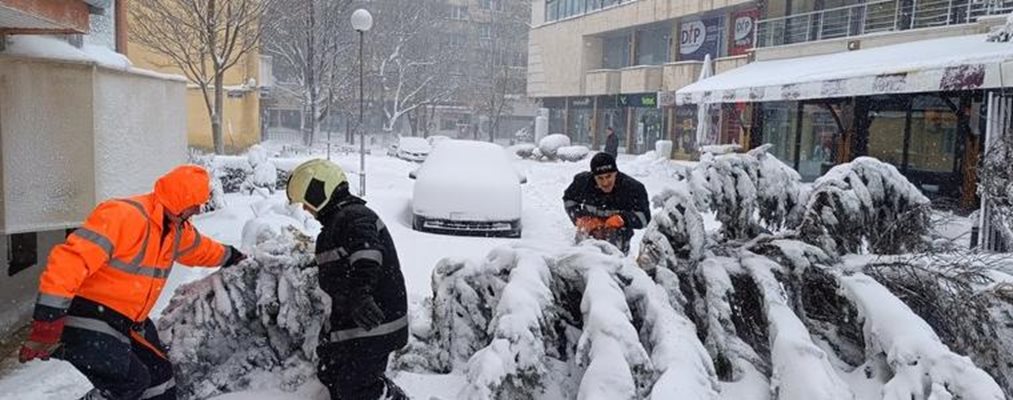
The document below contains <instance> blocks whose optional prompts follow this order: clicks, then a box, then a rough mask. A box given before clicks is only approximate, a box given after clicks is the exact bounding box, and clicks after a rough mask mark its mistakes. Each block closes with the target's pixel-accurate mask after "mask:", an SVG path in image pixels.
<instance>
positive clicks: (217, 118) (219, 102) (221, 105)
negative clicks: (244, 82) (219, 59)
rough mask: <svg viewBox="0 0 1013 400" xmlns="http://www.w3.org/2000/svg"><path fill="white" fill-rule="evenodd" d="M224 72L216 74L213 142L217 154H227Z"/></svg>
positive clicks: (212, 128)
mask: <svg viewBox="0 0 1013 400" xmlns="http://www.w3.org/2000/svg"><path fill="white" fill-rule="evenodd" d="M223 73H224V71H218V73H217V74H215V109H214V111H213V112H212V113H211V141H212V142H213V143H214V146H215V154H225V140H224V138H223V136H222V113H223V112H224V110H225V96H224V92H225V88H224V76H223Z"/></svg>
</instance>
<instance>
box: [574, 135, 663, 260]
mask: <svg viewBox="0 0 1013 400" xmlns="http://www.w3.org/2000/svg"><path fill="white" fill-rule="evenodd" d="M563 205H564V207H566V214H567V215H569V216H570V220H571V221H573V224H574V225H575V226H576V227H577V241H580V240H583V239H584V238H588V237H592V238H595V239H600V240H606V241H609V242H611V243H612V244H614V245H616V247H618V248H619V249H620V250H622V251H623V253H626V252H629V250H630V239H631V238H632V237H633V230H634V229H643V228H644V227H646V226H647V223H648V222H650V220H651V210H650V204H649V203H648V202H647V190H646V189H644V185H643V184H642V183H640V182H639V181H637V180H636V179H634V178H633V177H631V176H629V175H626V174H624V173H622V172H619V169H618V168H616V160H615V158H613V157H612V156H611V155H610V154H607V153H598V154H595V156H594V158H592V159H591V170H590V171H585V172H581V173H579V174H577V176H574V177H573V183H571V184H570V186H569V187H567V188H566V191H565V192H564V193H563Z"/></svg>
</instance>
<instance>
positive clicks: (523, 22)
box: [461, 0, 531, 141]
mask: <svg viewBox="0 0 1013 400" xmlns="http://www.w3.org/2000/svg"><path fill="white" fill-rule="evenodd" d="M482 4H483V6H484V8H483V7H480V10H479V11H477V12H474V13H472V17H473V18H474V19H475V23H474V24H473V28H474V29H472V34H471V35H470V39H471V40H470V43H469V44H470V46H472V49H473V50H471V51H468V52H466V54H468V55H470V58H469V59H468V63H467V64H468V68H467V69H465V71H464V72H465V77H466V79H465V83H464V85H465V87H464V89H462V91H461V100H462V101H463V102H464V103H465V104H468V105H469V107H471V109H472V111H473V114H475V115H478V116H481V117H484V118H485V119H486V120H487V121H488V124H487V125H486V126H485V128H484V129H488V132H487V133H488V135H489V141H493V140H494V139H495V137H496V132H497V131H498V130H499V126H500V121H501V120H502V118H503V116H504V115H506V114H508V113H510V112H511V111H512V106H513V104H514V102H515V101H516V100H517V99H519V98H521V97H522V96H523V93H524V89H525V87H524V85H525V79H526V75H527V73H526V59H525V54H526V53H527V43H528V41H527V34H528V30H529V22H528V21H529V20H530V12H531V8H530V6H528V5H527V4H525V3H524V2H518V1H506V0H484V1H482Z"/></svg>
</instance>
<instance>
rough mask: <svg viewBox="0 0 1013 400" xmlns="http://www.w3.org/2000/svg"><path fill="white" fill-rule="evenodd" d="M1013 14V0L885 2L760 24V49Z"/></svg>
mask: <svg viewBox="0 0 1013 400" xmlns="http://www.w3.org/2000/svg"><path fill="white" fill-rule="evenodd" d="M1010 12H1013V0H984V1H982V0H884V1H873V2H868V3H863V4H856V5H853V6H846V7H838V8H828V9H826V10H820V11H813V12H808V13H804V14H795V15H789V16H787V17H779V18H771V19H765V20H762V21H759V22H758V23H757V29H756V41H755V42H754V43H756V47H771V46H782V45H786V44H793V43H803V42H812V41H817V40H825V39H835V38H842V37H852V36H859V35H864V34H868V33H876V32H889V31H903V30H908V29H918V28H929V27H936V26H946V25H956V24H964V23H969V22H974V21H976V20H977V19H978V18H981V17H984V16H989V15H1005V14H1009V13H1010Z"/></svg>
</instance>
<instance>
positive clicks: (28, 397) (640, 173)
mask: <svg viewBox="0 0 1013 400" xmlns="http://www.w3.org/2000/svg"><path fill="white" fill-rule="evenodd" d="M379 154H382V153H380V152H374V155H369V156H367V164H366V173H367V179H366V182H367V196H366V199H367V201H368V202H369V206H370V207H372V208H373V209H375V210H376V211H377V212H378V213H379V214H380V216H381V217H382V218H383V219H384V222H385V223H386V224H387V226H388V228H389V229H390V231H391V234H392V235H393V237H394V240H395V242H396V244H397V249H398V254H399V256H400V257H401V268H402V270H403V272H404V275H405V282H406V285H407V288H408V293H409V297H410V302H411V303H413V304H415V303H417V302H418V301H419V300H420V299H422V298H425V297H427V296H431V295H432V287H431V273H432V270H433V268H434V267H435V266H436V264H437V262H438V261H439V260H441V259H443V258H445V257H450V258H455V259H475V260H480V259H482V258H484V257H485V256H486V255H487V254H488V253H489V252H490V251H491V250H492V249H494V248H496V247H499V246H502V245H507V244H511V243H517V240H516V239H499V238H475V237H459V236H446V235H436V234H428V233H421V232H416V231H414V230H412V229H411V196H412V184H413V183H414V181H412V180H410V179H409V178H408V172H410V171H412V170H414V169H415V168H417V167H418V164H416V163H411V162H407V161H403V160H399V159H396V158H393V157H387V156H383V155H379ZM308 158H310V156H309V155H304V156H301V157H294V158H292V159H286V160H282V161H281V162H276V165H278V167H279V168H282V169H291V168H292V167H293V166H294V165H298V163H299V162H300V161H301V160H302V159H308ZM334 159H335V161H337V162H338V163H339V164H340V165H341V166H342V167H343V168H344V169H345V171H346V173H347V174H348V177H349V180H350V184H351V187H352V188H353V191H354V188H357V187H358V171H359V168H358V165H359V159H358V155H357V154H345V155H338V156H336V157H335V158H334ZM275 161H278V160H277V159H276V160H275ZM644 162H651V161H644V160H641V159H634V157H632V156H626V155H620V157H619V168H620V170H624V169H625V168H627V167H629V168H630V170H631V171H630V173H631V174H632V175H634V176H635V177H637V178H638V179H641V180H642V181H644V183H645V185H646V186H647V189H648V195H649V196H652V197H653V196H654V195H656V194H658V193H660V192H661V190H663V189H664V188H667V187H671V186H672V183H673V182H674V181H673V180H672V178H671V171H672V169H670V168H650V167H648V166H646V165H642V164H643V163H644ZM673 165H674V164H673ZM516 166H517V169H518V170H520V171H521V172H523V173H525V174H526V176H527V177H528V183H527V184H525V185H523V187H522V191H523V212H522V223H523V227H524V231H523V233H522V237H521V239H520V241H521V242H523V243H524V245H525V246H526V247H531V248H535V249H544V250H547V251H548V250H551V249H558V248H560V247H562V246H568V245H570V244H572V242H573V235H574V230H573V225H572V224H571V223H570V221H569V219H568V218H567V216H566V214H565V212H564V211H563V202H562V195H563V190H564V189H565V188H566V186H567V185H569V184H570V182H571V180H572V178H573V175H575V174H576V173H578V172H580V171H583V170H586V169H587V167H588V160H586V159H585V160H582V161H580V162H572V163H571V162H537V161H529V160H517V161H516ZM676 169H678V168H676ZM652 171H657V172H652ZM263 196H265V195H263V194H258V193H254V194H253V195H242V194H228V195H227V196H226V200H227V202H228V207H227V208H226V209H224V210H218V211H215V212H212V213H208V214H205V215H200V216H197V217H194V220H193V221H194V224H195V225H196V226H197V227H198V229H200V231H201V232H202V233H204V234H206V235H207V236H210V237H213V238H215V239H218V240H220V241H222V242H223V243H226V244H231V245H234V246H237V247H238V246H241V245H242V242H243V240H242V227H243V224H244V223H245V222H246V221H247V220H249V219H252V218H253V217H254V216H255V215H256V213H257V211H256V210H255V205H256V204H257V203H258V202H259V201H260V200H262V199H263ZM269 196H270V197H272V198H274V199H277V200H278V201H279V202H280V201H284V198H285V194H284V193H283V192H281V191H278V192H276V193H274V194H272V195H269ZM712 221H713V220H712ZM640 235H641V234H640V233H638V235H637V237H636V238H635V239H634V241H633V243H634V244H633V246H632V247H633V248H632V249H631V252H630V254H637V251H638V249H637V247H638V244H639V236H640ZM212 272H214V270H213V269H204V268H188V267H181V266H177V267H176V268H174V269H173V272H172V274H171V275H170V276H169V282H168V284H167V289H166V291H165V292H163V295H162V297H161V298H160V299H159V301H158V303H157V304H156V306H155V308H154V310H153V312H152V317H157V316H158V315H159V314H160V313H161V312H162V310H164V309H165V307H166V306H167V305H168V303H169V299H170V298H171V293H172V291H171V289H172V288H175V287H178V286H179V285H181V284H183V283H186V282H191V281H194V280H198V279H201V278H203V277H205V276H207V275H210V274H211V273H212ZM3 365H6V366H9V367H10V368H9V369H6V368H3V366H0V400H2V399H19V400H50V399H52V400H56V399H61V400H62V399H73V398H76V397H77V396H80V395H82V394H83V393H85V392H87V391H88V389H89V387H90V384H89V383H88V381H87V380H86V379H84V377H83V376H82V375H81V374H80V373H78V372H77V371H75V370H74V368H73V367H71V366H70V364H68V363H66V362H63V361H47V362H39V361H33V362H31V363H28V364H26V365H17V361H16V360H13V359H11V358H8V359H7V360H5V361H4V364H3ZM395 379H396V380H397V381H398V382H399V383H400V384H401V385H402V386H403V387H404V388H405V389H406V390H407V391H408V392H409V394H411V395H413V396H422V398H426V397H424V396H435V397H439V398H454V397H455V395H456V394H457V392H458V391H459V390H460V388H461V387H463V386H464V384H465V382H464V379H465V378H464V377H463V376H438V375H437V376H433V375H424V374H413V373H404V372H402V373H396V374H395ZM314 383H316V382H314ZM316 384H317V385H319V383H316ZM304 389H305V390H302V391H300V392H299V393H295V394H293V393H280V392H272V391H270V390H264V391H251V392H244V393H233V394H230V395H225V396H219V397H218V398H217V400H235V399H252V400H261V399H263V400H267V399H304V398H305V399H307V400H315V399H318V398H326V396H324V397H320V395H319V394H318V393H316V392H315V391H314V390H313V388H304ZM423 395H424V396H423Z"/></svg>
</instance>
